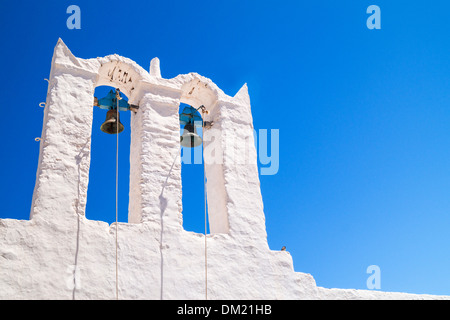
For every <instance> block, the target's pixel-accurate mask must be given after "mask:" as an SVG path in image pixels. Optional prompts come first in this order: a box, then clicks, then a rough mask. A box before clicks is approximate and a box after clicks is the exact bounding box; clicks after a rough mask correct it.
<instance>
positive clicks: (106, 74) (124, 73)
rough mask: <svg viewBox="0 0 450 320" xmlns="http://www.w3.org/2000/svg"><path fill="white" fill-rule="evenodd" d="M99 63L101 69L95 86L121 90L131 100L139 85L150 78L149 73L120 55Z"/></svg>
mask: <svg viewBox="0 0 450 320" xmlns="http://www.w3.org/2000/svg"><path fill="white" fill-rule="evenodd" d="M99 62H100V67H99V69H98V72H97V74H98V76H97V79H96V82H95V86H96V87H98V86H111V87H115V88H119V89H120V91H121V92H123V93H124V94H125V95H126V96H127V97H129V98H130V99H131V97H132V96H133V93H135V90H136V87H137V85H138V83H139V82H140V81H141V80H144V79H148V78H149V77H150V75H149V74H148V72H147V71H145V70H144V69H143V68H142V67H140V66H139V65H137V64H136V63H135V62H133V61H131V60H129V59H127V58H124V57H120V56H118V55H110V56H106V57H104V58H99Z"/></svg>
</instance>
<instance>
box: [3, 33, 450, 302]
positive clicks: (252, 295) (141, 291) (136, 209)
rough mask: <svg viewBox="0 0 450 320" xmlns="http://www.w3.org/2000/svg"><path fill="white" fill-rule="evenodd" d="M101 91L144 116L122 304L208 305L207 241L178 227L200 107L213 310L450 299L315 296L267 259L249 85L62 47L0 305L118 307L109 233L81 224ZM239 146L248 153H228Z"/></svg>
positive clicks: (8, 251) (11, 230) (137, 119)
mask: <svg viewBox="0 0 450 320" xmlns="http://www.w3.org/2000/svg"><path fill="white" fill-rule="evenodd" d="M99 85H110V86H113V87H119V88H120V90H121V91H122V92H124V93H125V94H126V95H127V96H128V97H129V100H130V102H131V103H133V104H138V105H139V106H140V109H139V111H138V112H137V113H136V114H132V116H131V130H132V132H131V148H130V150H131V151H130V153H131V154H130V165H131V168H130V201H129V223H119V226H118V228H119V234H118V236H119V237H118V238H119V242H118V243H119V250H118V252H119V257H118V261H119V297H120V298H121V299H203V298H205V278H204V275H205V270H204V268H205V260H204V259H205V255H204V253H205V251H204V244H205V241H204V240H205V239H204V235H202V234H197V233H193V232H187V231H185V230H184V229H183V227H182V203H181V163H180V156H179V154H180V151H179V148H180V146H179V136H180V130H179V120H178V107H179V104H180V102H184V103H188V104H190V105H192V106H194V107H198V106H200V105H202V104H203V105H205V106H206V107H207V109H208V111H209V114H208V115H207V116H206V120H213V121H214V126H213V128H212V129H210V130H205V140H206V141H205V162H206V175H207V179H208V185H207V192H208V204H209V215H210V225H211V233H212V234H210V235H208V236H207V244H208V298H209V299H437V298H448V297H438V296H429V295H411V294H404V293H385V292H378V291H369V290H343V289H325V288H320V287H317V286H316V284H315V281H314V279H313V277H312V276H311V275H309V274H305V273H300V272H295V271H294V268H293V263H292V258H291V256H290V254H289V253H288V252H286V251H272V250H270V249H269V247H268V245H267V235H266V228H265V221H264V212H263V202H262V197H261V192H260V186H259V177H258V170H257V163H256V151H255V148H254V143H253V125H252V115H251V110H250V99H249V96H248V91H247V86H246V85H244V86H243V87H242V88H241V90H239V92H238V93H237V94H236V95H235V96H234V97H230V96H228V95H226V94H224V93H223V92H222V91H221V90H220V89H219V88H218V87H217V86H216V85H215V84H214V83H213V82H212V81H211V80H210V79H207V78H205V77H202V76H200V75H198V74H196V73H190V74H186V75H179V76H177V77H175V78H173V79H164V78H162V77H161V72H160V68H159V60H158V59H157V58H155V59H153V60H152V63H151V66H150V72H149V73H148V72H146V71H145V70H143V69H142V68H141V67H140V66H138V65H137V64H136V63H134V62H133V61H131V60H129V59H126V58H123V57H120V56H117V55H111V56H107V57H104V58H96V59H80V58H76V57H75V56H73V55H72V53H71V52H70V51H69V49H68V48H67V47H66V46H65V44H64V43H63V42H62V41H61V40H59V41H58V43H57V45H56V47H55V51H54V56H53V61H52V67H51V74H50V81H49V89H48V94H47V104H46V107H45V111H44V125H43V130H42V140H41V145H40V156H39V165H38V170H37V174H36V186H35V190H34V194H33V202H32V208H31V214H30V216H31V218H30V220H29V221H19V220H13V219H2V220H0V298H2V299H114V298H115V225H114V224H113V225H108V224H107V223H105V222H101V221H92V220H88V219H86V217H85V207H86V195H87V188H88V178H89V163H90V147H91V129H92V128H91V126H92V114H93V111H92V109H93V107H92V104H93V94H94V89H95V87H96V86H99ZM213 129H214V130H213ZM236 139H237V140H238V141H241V142H242V141H244V142H246V143H229V142H230V140H234V141H236ZM242 155H244V159H242V158H240V159H239V161H237V160H236V159H237V158H236V157H242Z"/></svg>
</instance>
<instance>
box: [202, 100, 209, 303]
mask: <svg viewBox="0 0 450 320" xmlns="http://www.w3.org/2000/svg"><path fill="white" fill-rule="evenodd" d="M202 113H203V117H204V114H205V108H204V107H203V108H202ZM203 117H202V135H203V143H202V148H203V150H202V151H204V150H205V149H204V143H205V140H204V138H205V127H204V125H203V124H204V121H203ZM202 153H203V152H202ZM204 162H205V161H204V159H203V190H204V198H205V300H208V246H207V241H206V235H207V211H206V169H205V163H204Z"/></svg>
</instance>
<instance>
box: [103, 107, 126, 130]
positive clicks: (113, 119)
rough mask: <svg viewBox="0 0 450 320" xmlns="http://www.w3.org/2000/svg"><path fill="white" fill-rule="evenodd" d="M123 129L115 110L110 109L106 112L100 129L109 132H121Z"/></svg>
mask: <svg viewBox="0 0 450 320" xmlns="http://www.w3.org/2000/svg"><path fill="white" fill-rule="evenodd" d="M117 118H119V119H118V120H119V131H117ZM123 129H124V126H123V124H122V123H121V122H120V116H119V113H118V112H117V110H114V109H110V110H109V111H108V112H107V113H106V120H105V122H103V123H102V126H101V127H100V130H102V131H103V132H105V133H109V134H116V133H121V132H122V131H123Z"/></svg>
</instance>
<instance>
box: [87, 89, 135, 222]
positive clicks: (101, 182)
mask: <svg viewBox="0 0 450 320" xmlns="http://www.w3.org/2000/svg"><path fill="white" fill-rule="evenodd" d="M115 89H116V88H114V87H110V86H99V87H96V89H95V93H94V96H95V97H96V98H98V99H101V98H103V97H106V96H107V95H108V94H109V93H110V92H111V90H112V91H113V92H114V91H115ZM121 97H123V99H124V100H125V101H128V98H127V97H126V96H125V94H123V93H121ZM93 113H94V114H93V122H92V135H91V164H90V170H89V185H88V192H87V203H86V218H88V219H90V220H100V221H105V222H108V223H110V224H111V223H113V222H115V221H116V150H117V137H116V134H108V133H105V132H103V131H101V130H100V127H101V126H102V124H103V123H104V122H105V120H106V114H107V110H105V109H101V108H100V107H98V106H94V107H93ZM119 114H120V122H121V123H122V124H123V126H124V130H123V131H122V132H121V133H119V135H118V137H119V149H118V151H119V152H118V155H119V158H118V159H119V166H118V168H119V169H118V173H119V174H118V177H119V180H118V221H119V222H128V201H129V200H128V196H129V184H130V183H129V176H130V131H131V130H130V111H121V110H120V109H119Z"/></svg>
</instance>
